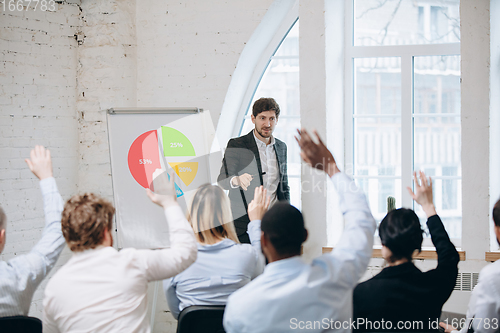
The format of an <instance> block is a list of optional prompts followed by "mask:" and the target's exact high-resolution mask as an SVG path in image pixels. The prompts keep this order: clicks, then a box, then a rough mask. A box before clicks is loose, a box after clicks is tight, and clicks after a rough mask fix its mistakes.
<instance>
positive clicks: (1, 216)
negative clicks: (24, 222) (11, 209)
mask: <svg viewBox="0 0 500 333" xmlns="http://www.w3.org/2000/svg"><path fill="white" fill-rule="evenodd" d="M5 224H7V216H5V212H4V211H3V209H2V207H0V230H3V229H5Z"/></svg>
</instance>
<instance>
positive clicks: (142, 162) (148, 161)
mask: <svg viewBox="0 0 500 333" xmlns="http://www.w3.org/2000/svg"><path fill="white" fill-rule="evenodd" d="M139 164H153V161H152V160H150V159H147V158H143V159H139Z"/></svg>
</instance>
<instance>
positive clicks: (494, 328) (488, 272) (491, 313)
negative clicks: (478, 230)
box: [439, 200, 500, 333]
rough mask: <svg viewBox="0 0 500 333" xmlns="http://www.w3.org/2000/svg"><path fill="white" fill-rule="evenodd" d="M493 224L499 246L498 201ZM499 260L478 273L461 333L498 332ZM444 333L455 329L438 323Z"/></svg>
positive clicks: (499, 315) (494, 208) (499, 319)
mask: <svg viewBox="0 0 500 333" xmlns="http://www.w3.org/2000/svg"><path fill="white" fill-rule="evenodd" d="M493 222H494V230H495V235H496V238H497V242H498V244H499V245H500V200H498V201H497V203H496V204H495V206H494V207H493ZM499 321H500V260H497V261H495V262H494V263H493V264H491V265H488V266H486V267H485V268H483V269H482V270H481V272H480V273H479V281H478V283H477V285H476V287H475V288H474V290H473V291H472V294H471V297H470V301H469V308H468V309H467V321H466V322H465V323H464V325H463V326H462V327H461V329H460V332H461V333H467V332H469V331H473V332H476V333H482V332H491V333H493V332H498V331H499V328H500V323H499ZM439 325H440V326H441V327H443V328H444V330H445V332H446V333H448V332H456V331H457V328H455V327H453V326H452V325H450V324H447V323H440V324H439Z"/></svg>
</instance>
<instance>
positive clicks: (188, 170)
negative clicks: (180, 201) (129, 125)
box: [128, 126, 198, 197]
mask: <svg viewBox="0 0 500 333" xmlns="http://www.w3.org/2000/svg"><path fill="white" fill-rule="evenodd" d="M158 132H160V133H161V139H162V140H161V146H162V147H160V145H159V144H158ZM161 156H163V157H164V158H165V161H166V163H167V164H168V165H169V166H170V167H171V168H172V169H173V170H174V171H175V173H176V174H177V176H178V177H179V179H180V180H181V181H182V183H184V184H185V186H188V185H189V184H191V183H192V182H193V180H194V179H195V178H196V175H197V173H198V162H185V161H183V160H182V158H184V159H185V158H186V157H196V153H195V150H194V147H193V144H192V143H191V141H190V140H189V139H188V138H187V136H186V135H184V134H183V133H182V132H180V131H178V130H176V129H175V128H172V127H168V126H161V128H160V129H159V130H151V131H148V132H145V133H142V134H141V135H139V136H138V137H137V138H136V139H135V140H134V142H133V143H132V144H131V145H130V148H129V151H128V167H129V170H130V173H131V174H132V177H134V179H135V181H136V182H137V183H139V185H141V186H142V187H144V188H150V184H151V183H152V181H153V173H154V172H155V170H156V169H161V168H162V167H161V166H162V164H161V161H160V158H161ZM179 157H181V158H179ZM175 190H176V192H177V197H180V196H182V195H183V194H184V193H183V192H182V190H181V189H180V187H179V186H178V185H177V184H175Z"/></svg>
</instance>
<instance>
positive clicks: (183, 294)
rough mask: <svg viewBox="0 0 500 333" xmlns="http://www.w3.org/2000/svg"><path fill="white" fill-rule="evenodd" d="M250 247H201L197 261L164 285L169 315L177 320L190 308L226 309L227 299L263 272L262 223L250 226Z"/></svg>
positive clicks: (222, 244)
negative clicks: (204, 306) (206, 306)
mask: <svg viewBox="0 0 500 333" xmlns="http://www.w3.org/2000/svg"><path fill="white" fill-rule="evenodd" d="M248 235H249V237H250V242H251V243H252V245H250V244H236V243H235V242H234V241H232V240H230V239H227V238H226V239H224V240H222V241H220V242H218V243H216V244H213V245H201V244H198V258H197V259H196V262H195V263H194V264H192V265H191V266H189V268H188V269H186V270H185V271H184V272H182V273H180V274H178V275H176V276H175V277H173V278H171V279H168V280H165V281H163V288H164V290H165V295H166V297H167V303H168V306H169V308H170V312H172V315H173V316H174V318H178V317H179V314H180V312H181V311H182V310H183V309H184V308H186V307H188V306H191V305H226V303H227V298H228V297H229V295H231V294H232V293H233V292H234V291H236V290H238V289H239V288H241V287H243V286H244V285H246V284H247V283H249V282H250V280H252V279H253V278H255V277H256V276H257V275H259V274H261V273H262V270H263V269H264V264H265V261H264V256H263V255H262V252H261V249H260V220H255V221H252V222H250V223H249V224H248Z"/></svg>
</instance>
